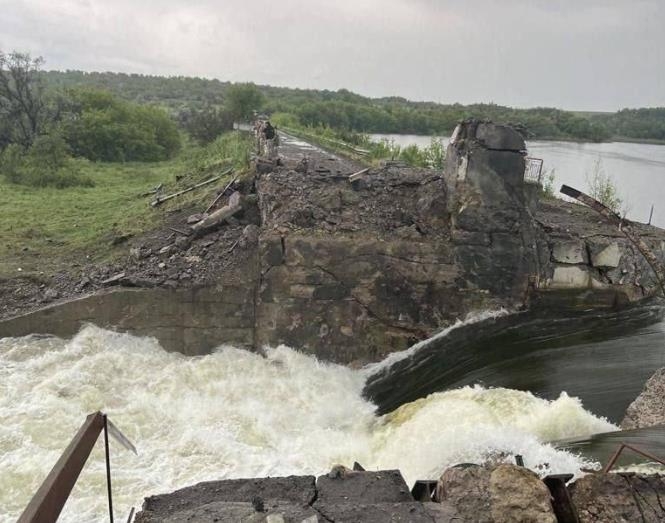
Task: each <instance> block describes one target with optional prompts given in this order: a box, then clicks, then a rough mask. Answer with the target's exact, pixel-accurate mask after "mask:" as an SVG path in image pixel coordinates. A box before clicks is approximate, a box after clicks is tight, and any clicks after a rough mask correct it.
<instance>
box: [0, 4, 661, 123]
mask: <svg viewBox="0 0 665 523" xmlns="http://www.w3.org/2000/svg"><path fill="white" fill-rule="evenodd" d="M664 25H665V0H604V1H603V0H522V1H517V0H494V1H492V0H457V1H453V0H334V1H329V2H323V1H319V0H273V1H264V0H254V1H252V0H199V1H197V0H181V1H176V0H131V1H130V0H23V1H22V0H0V49H3V50H5V51H8V50H14V49H15V50H21V51H29V52H30V53H32V54H34V55H41V56H43V57H44V58H45V60H46V67H47V68H48V69H83V70H87V71H124V72H136V73H146V74H161V75H191V76H204V77H208V78H219V79H221V80H230V81H253V82H256V83H261V84H271V85H281V86H289V87H312V88H319V89H324V88H325V89H339V88H341V87H345V88H348V89H350V90H352V91H355V92H358V93H361V94H364V95H369V96H385V95H399V96H404V97H406V98H409V99H413V100H433V101H437V102H442V103H452V102H460V103H471V102H495V103H498V104H504V105H511V106H518V107H531V106H556V107H562V108H566V109H576V110H616V109H619V108H622V107H638V106H665V51H664V49H665V29H664V27H663V26H664Z"/></svg>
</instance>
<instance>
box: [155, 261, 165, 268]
mask: <svg viewBox="0 0 665 523" xmlns="http://www.w3.org/2000/svg"><path fill="white" fill-rule="evenodd" d="M157 267H159V268H160V269H164V268H166V264H165V263H164V262H161V263H160V264H159V265H157Z"/></svg>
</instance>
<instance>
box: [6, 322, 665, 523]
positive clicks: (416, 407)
mask: <svg viewBox="0 0 665 523" xmlns="http://www.w3.org/2000/svg"><path fill="white" fill-rule="evenodd" d="M471 327H472V330H473V331H476V332H481V331H482V329H481V328H479V327H480V326H476V325H471ZM634 327H635V328H632V329H629V331H628V332H627V333H625V335H624V336H622V337H619V336H617V335H616V332H615V333H614V335H613V336H610V339H609V340H607V341H605V342H603V341H601V340H598V339H597V336H596V337H592V338H589V339H576V338H565V340H564V341H563V342H561V343H558V344H554V345H551V344H550V345H547V344H543V340H542V339H541V340H540V341H539V342H536V343H534V344H533V345H531V351H530V352H531V353H532V358H531V359H529V357H525V359H524V360H523V361H521V362H520V363H519V365H517V364H516V360H515V358H513V359H512V360H511V359H507V360H506V362H505V364H503V365H496V364H495V362H494V360H495V358H494V356H496V355H494V356H492V357H487V356H483V354H484V353H483V352H482V351H481V352H478V351H470V352H469V355H470V356H469V359H470V360H471V361H473V365H472V366H473V367H474V368H475V371H472V372H471V373H470V374H469V373H467V374H462V375H460V377H459V378H458V380H457V381H456V382H455V381H454V380H453V381H448V382H447V383H446V380H445V376H444V379H443V380H440V381H439V382H438V383H436V384H434V385H433V386H432V387H431V388H430V389H429V390H426V391H423V390H420V391H419V392H418V393H417V394H415V395H413V396H411V397H409V394H403V397H402V402H403V404H402V405H401V406H400V407H399V408H397V409H396V410H394V411H392V412H390V413H388V414H385V415H380V414H379V413H378V412H377V406H376V405H375V404H374V403H372V402H370V401H369V400H367V399H366V398H365V397H364V396H363V388H364V386H365V383H366V381H367V379H368V377H369V376H372V375H375V374H376V372H377V368H380V367H381V365H379V366H378V367H377V366H376V365H375V366H372V367H368V368H364V369H359V370H354V369H349V368H346V367H342V366H338V365H333V364H327V363H323V362H320V361H317V360H316V359H314V358H312V357H310V356H307V355H305V354H302V353H299V352H297V351H295V350H293V349H290V348H287V347H277V348H273V349H268V350H267V352H266V355H265V357H264V356H261V355H259V354H255V353H250V352H247V351H244V350H239V349H235V348H233V347H220V348H219V349H218V350H216V351H215V352H214V353H213V354H210V355H207V356H200V357H186V356H183V355H181V354H178V353H171V352H166V351H164V350H163V349H162V348H161V347H160V346H159V344H158V343H157V342H156V341H155V340H154V339H152V338H142V337H136V336H131V335H129V334H119V333H115V332H111V331H108V330H103V329H100V328H97V327H95V326H92V325H89V326H86V327H84V328H83V329H82V330H81V331H80V332H79V333H78V334H77V335H76V336H74V338H72V339H70V340H65V339H60V338H56V337H37V336H27V337H22V338H4V339H0V507H2V512H1V513H0V522H2V523H9V522H10V521H14V520H15V518H16V517H17V515H18V514H19V513H20V511H21V510H22V508H23V507H24V506H25V505H26V503H27V502H28V500H29V499H30V496H31V495H32V494H33V493H34V492H35V490H36V489H37V487H38V485H39V484H40V482H41V481H42V480H43V478H44V477H45V475H46V474H47V473H48V471H49V470H50V468H51V466H52V465H53V463H55V461H56V460H57V458H58V456H59V454H60V453H61V452H62V450H63V449H64V447H65V446H66V444H67V443H68V441H69V440H70V438H71V437H72V435H73V434H74V433H75V432H76V430H77V428H78V427H79V426H80V424H81V423H82V422H83V420H84V418H85V415H86V414H87V413H90V412H93V411H95V410H98V409H101V410H104V411H105V412H107V413H108V414H109V417H110V419H111V420H112V421H114V422H115V424H116V425H117V426H118V427H119V428H120V429H121V430H122V431H123V432H124V433H125V434H126V435H127V436H128V437H129V438H130V440H132V441H133V442H134V443H135V444H136V446H137V448H138V456H135V455H134V454H131V453H129V452H127V451H125V450H124V449H122V448H121V447H120V446H119V445H117V444H116V443H115V442H112V445H111V449H112V468H113V485H114V505H115V506H116V511H117V514H118V517H119V518H120V519H122V517H124V515H126V514H127V513H128V511H129V508H130V507H131V506H134V507H137V508H138V507H139V506H140V504H141V502H142V498H143V497H144V496H147V495H151V494H157V493H164V492H169V491H172V490H174V489H176V488H180V487H184V486H187V485H191V484H193V483H196V482H199V481H204V480H212V479H220V478H238V477H255V476H268V475H272V476H275V475H289V474H320V473H322V472H324V471H326V470H327V469H329V468H330V467H331V466H332V465H334V464H337V463H342V464H346V465H351V464H352V463H353V461H358V462H360V463H361V464H363V465H364V466H365V467H367V468H368V469H381V468H399V469H401V470H402V472H403V474H404V476H405V478H406V480H407V482H408V483H412V482H413V481H415V480H416V479H423V478H425V479H428V478H436V477H438V476H439V474H440V473H441V471H443V470H444V469H445V468H446V467H448V466H450V465H453V464H456V463H459V462H474V461H475V462H479V461H482V460H484V459H485V458H487V457H488V456H492V455H497V454H504V455H508V456H510V455H514V454H521V455H523V456H524V459H525V462H526V464H527V465H528V466H530V467H533V468H536V469H537V470H538V472H539V473H541V474H547V473H565V472H574V473H579V472H580V469H581V468H583V467H588V466H592V462H591V461H589V460H588V459H586V458H582V457H579V456H577V455H575V454H573V453H571V452H569V451H564V450H559V449H556V448H555V447H554V446H552V445H550V444H548V442H551V441H554V440H561V439H568V438H579V437H586V436H588V435H591V434H593V433H599V432H608V431H614V430H616V429H617V427H616V425H615V424H614V423H612V422H611V421H610V420H608V419H606V418H603V417H602V416H598V415H597V413H594V412H593V409H590V408H589V405H587V404H586V400H585V401H583V399H580V397H576V396H574V395H573V394H570V393H568V392H566V389H568V390H569V391H570V390H573V391H575V392H576V393H579V395H580V396H581V397H582V398H584V397H585V396H586V397H588V398H591V401H590V404H592V405H594V406H596V407H597V408H598V410H599V411H605V412H608V410H607V409H604V408H602V404H603V401H605V402H606V403H607V404H608V405H610V407H609V411H612V410H613V407H612V406H614V405H615V404H616V403H617V402H618V403H620V404H621V405H622V406H623V405H625V404H627V402H628V401H630V399H631V397H634V395H635V394H636V393H637V391H638V390H639V388H640V385H639V384H638V383H637V381H638V379H637V377H639V380H642V378H643V377H645V376H646V375H648V373H649V372H651V371H652V370H653V368H655V367H657V366H660V365H663V364H665V361H664V359H665V351H663V341H664V338H665V332H664V330H663V325H662V324H656V325H655V326H653V325H652V326H650V327H644V326H642V325H641V324H637V325H635V326H634ZM453 330H460V329H453ZM448 334H450V333H448ZM448 334H444V335H440V336H438V337H435V339H436V340H437V343H440V342H441V340H445V339H446V338H447V336H448ZM452 340H454V338H451V341H450V343H451V344H452V343H453V341H452ZM522 343H523V344H524V343H526V342H524V340H522ZM527 344H528V343H527ZM430 346H431V343H424V344H421V345H420V346H418V347H416V348H415V350H413V351H412V353H419V352H422V353H423V354H425V355H426V354H427V350H426V349H427V347H430ZM490 348H491V347H490ZM629 349H630V350H629ZM557 350H559V351H561V352H560V353H558V354H557ZM525 351H526V349H524V347H523V349H522V353H523V354H521V356H527V354H526V353H525ZM566 351H567V352H566ZM492 352H494V351H492ZM496 352H497V354H498V356H497V357H503V352H504V351H503V350H499V347H498V346H497V351H496ZM526 352H529V351H526ZM574 354H577V358H574V357H572V356H573V355H574ZM411 355H412V354H411ZM399 358H400V356H397V357H395V358H393V360H394V359H397V360H399ZM534 358H535V360H534ZM387 363H390V362H387ZM385 365H387V364H384V366H385ZM437 365H438V367H437V368H439V369H441V364H440V363H439V364H437ZM626 365H627V368H628V370H626V371H625V375H626V376H627V377H625V378H624V379H623V381H622V380H621V379H618V378H620V376H621V369H622V368H625V366H626ZM608 369H609V370H610V371H609V372H608ZM474 372H475V374H476V375H475V377H474ZM596 372H598V373H599V374H598V377H597V378H594V379H593V380H590V385H589V384H585V380H588V378H589V377H590V376H592V375H593V374H594V373H596ZM442 374H444V375H445V373H442ZM463 379H467V381H466V383H461V380H463ZM603 379H605V380H608V381H607V387H605V389H604V390H602V391H597V390H594V387H595V386H597V385H598V384H599V383H600V381H601V380H603ZM502 382H503V383H504V384H505V385H506V387H501V386H499V385H501V383H502ZM626 384H627V386H626ZM405 386H406V385H405V384H403V387H405ZM451 386H452V387H454V388H453V389H452V390H446V389H448V387H451ZM507 386H510V387H514V388H507ZM518 389H523V390H518ZM529 389H533V390H537V391H540V392H541V394H540V395H537V394H534V393H532V392H529ZM597 392H601V393H602V395H603V396H604V400H601V401H596V400H597V399H598V398H596V400H594V399H593V397H594V395H595V394H596V393H597ZM629 396H630V397H629ZM614 412H616V411H615V410H614ZM614 421H616V420H614ZM105 518H106V499H105V475H104V459H103V445H102V444H101V439H100V442H98V444H97V447H96V449H95V450H94V452H93V454H92V456H91V458H90V459H89V461H88V464H87V465H86V467H85V469H84V471H83V473H82V476H81V479H80V480H79V482H78V483H77V485H76V487H75V489H74V491H73V493H72V496H71V498H70V501H69V502H68V503H67V505H66V507H65V511H64V513H63V516H62V519H61V521H65V522H68V521H72V522H73V521H77V522H80V521H86V522H87V521H90V522H92V521H103V520H104V519H105Z"/></svg>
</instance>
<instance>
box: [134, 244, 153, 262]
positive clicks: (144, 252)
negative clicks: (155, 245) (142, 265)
mask: <svg viewBox="0 0 665 523" xmlns="http://www.w3.org/2000/svg"><path fill="white" fill-rule="evenodd" d="M151 254H152V250H151V249H144V248H143V247H132V248H131V249H129V256H130V257H132V258H134V259H135V260H142V259H144V258H147V257H148V256H150V255H151Z"/></svg>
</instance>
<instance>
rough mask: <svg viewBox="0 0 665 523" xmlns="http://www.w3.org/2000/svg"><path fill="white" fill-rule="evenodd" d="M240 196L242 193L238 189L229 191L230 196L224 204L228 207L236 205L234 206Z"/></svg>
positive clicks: (238, 202)
mask: <svg viewBox="0 0 665 523" xmlns="http://www.w3.org/2000/svg"><path fill="white" fill-rule="evenodd" d="M241 198H242V195H241V194H240V193H239V192H238V191H234V192H232V193H231V196H229V201H228V203H227V204H226V205H228V206H229V207H236V206H238V205H240V203H241V201H240V200H241Z"/></svg>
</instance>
